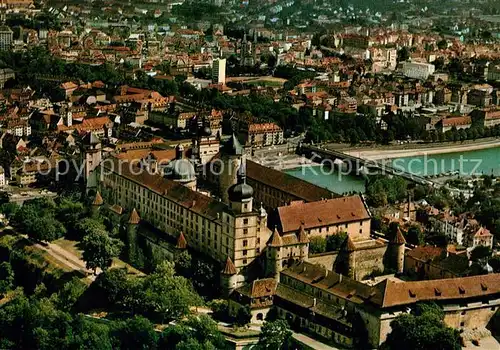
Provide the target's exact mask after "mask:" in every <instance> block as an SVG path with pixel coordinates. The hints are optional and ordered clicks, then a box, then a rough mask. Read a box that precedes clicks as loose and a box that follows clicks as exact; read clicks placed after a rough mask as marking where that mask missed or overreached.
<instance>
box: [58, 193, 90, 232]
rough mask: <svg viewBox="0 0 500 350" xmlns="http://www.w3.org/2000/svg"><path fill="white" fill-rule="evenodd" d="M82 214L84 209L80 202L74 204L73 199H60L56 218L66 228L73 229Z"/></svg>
mask: <svg viewBox="0 0 500 350" xmlns="http://www.w3.org/2000/svg"><path fill="white" fill-rule="evenodd" d="M84 213H85V208H84V206H83V203H82V202H76V201H75V200H74V198H66V197H62V198H61V199H60V200H59V203H58V207H57V213H56V217H57V219H58V220H59V221H60V222H62V223H63V224H64V225H65V226H66V227H68V228H70V227H71V228H73V227H75V225H76V224H77V223H78V222H79V220H80V219H81V218H82V217H83V215H84Z"/></svg>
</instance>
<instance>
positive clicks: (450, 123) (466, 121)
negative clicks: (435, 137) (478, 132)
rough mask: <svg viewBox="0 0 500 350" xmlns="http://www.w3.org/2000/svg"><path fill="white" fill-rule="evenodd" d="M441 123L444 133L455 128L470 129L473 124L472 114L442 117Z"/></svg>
mask: <svg viewBox="0 0 500 350" xmlns="http://www.w3.org/2000/svg"><path fill="white" fill-rule="evenodd" d="M440 124H441V131H442V132H443V133H444V132H447V131H448V130H451V129H453V128H456V129H458V130H460V129H468V128H470V127H471V125H472V119H471V117H470V116H463V117H449V118H444V119H441V121H440Z"/></svg>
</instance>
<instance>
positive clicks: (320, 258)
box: [307, 252, 339, 271]
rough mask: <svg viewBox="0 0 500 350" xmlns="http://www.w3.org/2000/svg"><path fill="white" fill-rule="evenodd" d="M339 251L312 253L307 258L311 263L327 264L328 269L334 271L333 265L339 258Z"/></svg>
mask: <svg viewBox="0 0 500 350" xmlns="http://www.w3.org/2000/svg"><path fill="white" fill-rule="evenodd" d="M338 255H339V252H328V253H321V254H312V255H309V258H308V259H307V261H308V262H310V263H311V264H319V265H323V266H325V267H326V268H327V269H329V270H332V271H334V268H333V265H334V264H335V261H336V260H337V257H338Z"/></svg>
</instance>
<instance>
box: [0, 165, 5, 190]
mask: <svg viewBox="0 0 500 350" xmlns="http://www.w3.org/2000/svg"><path fill="white" fill-rule="evenodd" d="M5 185H7V180H6V179H5V170H4V169H3V167H2V166H0V187H4V186H5Z"/></svg>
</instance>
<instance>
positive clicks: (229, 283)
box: [220, 256, 238, 296]
mask: <svg viewBox="0 0 500 350" xmlns="http://www.w3.org/2000/svg"><path fill="white" fill-rule="evenodd" d="M237 278H238V271H237V270H236V267H235V266H234V264H233V261H232V260H231V258H230V257H229V256H228V257H227V259H226V265H225V266H224V269H223V270H222V271H221V276H220V281H221V287H222V290H223V293H224V294H225V295H226V296H228V295H229V294H231V293H232V292H233V290H235V289H236V283H237Z"/></svg>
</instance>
